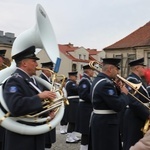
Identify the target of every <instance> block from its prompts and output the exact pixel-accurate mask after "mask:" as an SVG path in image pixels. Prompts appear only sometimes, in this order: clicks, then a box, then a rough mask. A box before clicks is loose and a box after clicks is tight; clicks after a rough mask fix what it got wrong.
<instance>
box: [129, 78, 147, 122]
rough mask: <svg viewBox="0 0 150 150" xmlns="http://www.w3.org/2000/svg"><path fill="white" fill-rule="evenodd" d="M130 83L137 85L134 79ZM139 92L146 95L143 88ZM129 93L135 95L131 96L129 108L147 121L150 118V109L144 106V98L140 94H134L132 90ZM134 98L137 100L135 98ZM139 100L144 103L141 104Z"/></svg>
mask: <svg viewBox="0 0 150 150" xmlns="http://www.w3.org/2000/svg"><path fill="white" fill-rule="evenodd" d="M130 82H132V83H135V84H137V81H136V80H134V79H132V80H130ZM138 91H139V92H140V93H141V94H143V95H144V93H142V89H141V88H140V89H139V90H138ZM129 92H130V93H132V95H133V96H131V95H129V100H130V103H129V107H130V108H131V109H132V110H133V111H134V113H135V114H136V115H137V116H138V117H140V118H141V119H142V120H143V121H145V120H146V119H147V118H148V117H149V109H148V108H146V107H145V106H144V104H142V103H143V102H142V101H143V100H144V98H143V97H142V96H141V95H140V94H139V93H138V92H136V93H134V92H133V90H132V89H130V88H129ZM134 96H135V97H136V98H134ZM145 96H146V95H145ZM138 100H139V101H141V102H142V103H140V102H139V101H138Z"/></svg>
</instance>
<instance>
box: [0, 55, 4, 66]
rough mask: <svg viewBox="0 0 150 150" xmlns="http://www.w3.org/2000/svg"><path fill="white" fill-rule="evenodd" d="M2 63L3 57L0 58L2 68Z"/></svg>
mask: <svg viewBox="0 0 150 150" xmlns="http://www.w3.org/2000/svg"><path fill="white" fill-rule="evenodd" d="M3 63H4V59H3V57H1V56H0V66H2V64H3Z"/></svg>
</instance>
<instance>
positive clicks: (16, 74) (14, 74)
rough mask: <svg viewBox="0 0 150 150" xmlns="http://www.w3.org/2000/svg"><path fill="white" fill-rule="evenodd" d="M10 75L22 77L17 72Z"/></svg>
mask: <svg viewBox="0 0 150 150" xmlns="http://www.w3.org/2000/svg"><path fill="white" fill-rule="evenodd" d="M12 76H13V77H15V78H18V77H20V78H22V76H21V75H20V74H19V73H13V74H12Z"/></svg>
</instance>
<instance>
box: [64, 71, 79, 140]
mask: <svg viewBox="0 0 150 150" xmlns="http://www.w3.org/2000/svg"><path fill="white" fill-rule="evenodd" d="M77 73H78V72H69V73H68V75H69V79H68V80H67V82H66V85H65V88H66V91H67V96H68V97H67V98H68V101H69V105H68V129H67V138H66V143H77V142H78V141H79V138H78V137H77V136H76V135H75V125H76V124H75V123H76V119H77V109H78V103H79V95H78V85H77V83H76V82H77Z"/></svg>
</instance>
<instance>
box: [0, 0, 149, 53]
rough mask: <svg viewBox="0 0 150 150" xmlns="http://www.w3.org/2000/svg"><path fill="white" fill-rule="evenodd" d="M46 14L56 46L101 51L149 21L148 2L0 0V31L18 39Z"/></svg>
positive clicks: (119, 0) (129, 0)
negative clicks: (41, 12)
mask: <svg viewBox="0 0 150 150" xmlns="http://www.w3.org/2000/svg"><path fill="white" fill-rule="evenodd" d="M37 3H40V4H41V5H42V6H43V8H44V9H45V11H46V12H47V14H48V16H49V19H50V21H51V24H52V26H53V29H54V32H55V35H56V40H57V43H58V44H68V43H69V42H70V43H72V44H74V46H79V47H80V46H83V47H85V48H91V49H92V48H95V49H98V50H101V49H103V48H105V47H106V46H109V45H111V44H113V43H115V42H117V41H118V40H120V39H121V38H123V37H125V36H127V35H128V34H130V33H131V32H133V31H135V30H136V29H138V28H139V27H141V26H143V25H145V24H146V23H147V22H149V21H150V0H0V6H1V7H0V30H2V31H4V32H12V33H15V36H18V35H19V34H20V33H22V32H23V31H25V30H26V29H29V28H31V27H32V26H33V25H34V24H35V9H36V4H37Z"/></svg>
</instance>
